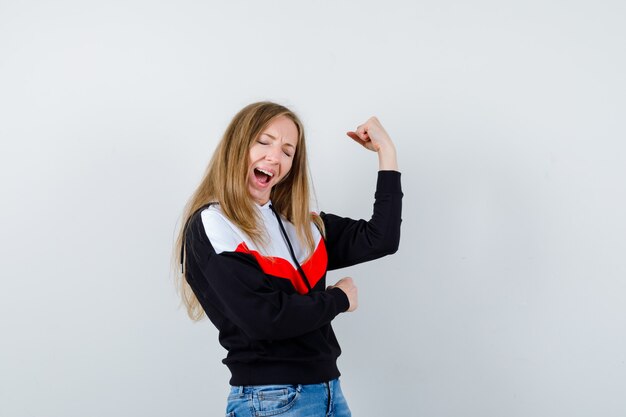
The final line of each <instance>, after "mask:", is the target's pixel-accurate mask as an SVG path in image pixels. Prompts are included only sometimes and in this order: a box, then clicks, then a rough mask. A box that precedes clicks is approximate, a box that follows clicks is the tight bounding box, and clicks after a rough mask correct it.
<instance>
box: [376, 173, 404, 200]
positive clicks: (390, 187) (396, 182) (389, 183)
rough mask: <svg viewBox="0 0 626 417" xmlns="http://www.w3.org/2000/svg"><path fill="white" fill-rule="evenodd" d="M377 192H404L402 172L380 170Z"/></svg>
mask: <svg viewBox="0 0 626 417" xmlns="http://www.w3.org/2000/svg"><path fill="white" fill-rule="evenodd" d="M376 192H377V193H399V194H402V186H401V184H400V172H398V171H378V182H377V183H376Z"/></svg>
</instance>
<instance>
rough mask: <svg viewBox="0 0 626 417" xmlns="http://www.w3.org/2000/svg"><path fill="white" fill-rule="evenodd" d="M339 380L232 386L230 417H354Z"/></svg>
mask: <svg viewBox="0 0 626 417" xmlns="http://www.w3.org/2000/svg"><path fill="white" fill-rule="evenodd" d="M351 415H352V414H351V413H350V409H349V408H348V403H347V402H346V399H345V398H344V396H343V393H342V392H341V385H340V384H339V379H333V380H332V381H329V382H324V383H321V384H309V385H284V384H282V385H246V386H240V387H231V389H230V395H229V396H228V405H227V406H226V417H265V416H281V417H296V416H297V417H350V416H351Z"/></svg>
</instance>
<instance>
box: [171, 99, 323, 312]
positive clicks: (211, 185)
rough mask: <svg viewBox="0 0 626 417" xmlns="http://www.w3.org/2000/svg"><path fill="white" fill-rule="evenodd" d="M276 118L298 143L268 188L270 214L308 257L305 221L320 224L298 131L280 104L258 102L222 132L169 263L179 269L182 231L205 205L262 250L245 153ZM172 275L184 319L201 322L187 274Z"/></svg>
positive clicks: (312, 246)
mask: <svg viewBox="0 0 626 417" xmlns="http://www.w3.org/2000/svg"><path fill="white" fill-rule="evenodd" d="M280 116H286V117H288V118H289V119H291V120H292V121H293V122H294V123H295V125H296V127H297V129H298V143H297V146H296V152H295V154H294V157H293V163H292V166H291V170H290V171H289V173H288V174H287V176H286V177H285V178H283V179H282V181H281V182H280V183H278V184H276V185H274V187H273V188H272V191H271V194H270V199H271V200H272V206H273V207H274V209H275V210H276V211H277V212H278V213H280V214H281V215H282V216H284V217H285V218H286V219H287V220H289V221H290V222H291V223H293V225H294V226H295V228H296V232H297V236H298V239H299V240H300V241H301V243H303V244H304V245H305V246H306V247H307V248H308V249H309V253H313V251H314V250H315V243H316V242H315V241H314V239H313V233H312V232H311V221H313V222H315V224H316V226H317V227H318V228H319V229H320V231H322V233H324V232H323V230H324V225H323V222H322V219H321V218H320V217H319V216H317V215H315V214H312V213H311V211H310V209H309V199H310V193H309V170H308V166H307V157H306V144H305V138H304V128H303V126H302V122H301V121H300V119H299V118H298V117H297V116H296V115H295V114H294V113H293V112H292V111H291V110H289V109H288V108H286V107H284V106H281V105H280V104H276V103H271V102H267V101H264V102H258V103H252V104H249V105H248V106H246V107H244V108H243V109H241V110H240V111H239V112H238V113H237V114H236V115H235V117H234V118H233V120H232V121H231V122H230V124H229V125H228V127H227V129H226V132H224V136H223V137H222V140H221V141H220V142H219V144H218V145H217V149H216V150H215V153H214V154H213V157H212V158H211V161H210V162H209V166H208V168H207V170H206V172H205V174H204V177H203V178H202V181H201V182H200V185H199V186H198V188H197V189H196V190H195V191H194V193H193V194H192V196H191V198H190V199H189V201H188V202H187V205H186V206H185V209H184V211H183V216H182V221H181V223H180V229H179V231H178V237H177V239H176V243H175V245H174V259H178V260H181V261H182V263H183V265H184V264H185V262H186V251H185V247H184V239H185V225H186V224H187V221H188V220H189V218H190V217H191V216H192V215H193V214H194V213H195V212H196V211H198V210H199V209H200V208H202V207H203V206H205V205H206V204H208V203H211V202H217V203H219V204H220V209H221V211H222V213H224V215H225V216H226V217H227V218H228V219H229V220H230V221H231V222H233V223H234V224H235V225H237V227H239V229H240V230H242V231H243V232H244V233H246V234H247V235H248V236H249V237H250V239H251V240H252V241H253V242H255V243H259V244H263V242H264V238H265V233H264V230H263V229H262V228H261V227H260V222H259V215H258V213H257V210H256V208H255V205H254V202H253V200H252V198H251V196H250V194H249V192H248V187H247V174H248V164H249V149H250V146H252V144H253V143H254V141H255V140H256V139H257V138H258V137H259V135H260V134H261V133H262V131H263V130H264V129H265V128H266V127H267V125H268V124H269V123H270V122H271V121H272V120H274V119H275V118H277V117H280ZM181 254H182V255H181ZM175 271H176V273H175V278H176V285H177V287H178V290H179V292H180V295H181V297H182V303H183V304H184V305H185V307H186V309H187V314H188V315H189V317H190V318H191V319H192V320H194V321H197V320H200V319H202V318H203V316H204V311H203V309H202V306H201V305H200V303H199V302H198V299H197V298H196V296H195V294H194V293H193V291H192V289H191V287H190V286H189V284H188V283H187V279H186V273H187V271H186V270H184V269H182V268H181V267H180V265H177V268H176V269H175Z"/></svg>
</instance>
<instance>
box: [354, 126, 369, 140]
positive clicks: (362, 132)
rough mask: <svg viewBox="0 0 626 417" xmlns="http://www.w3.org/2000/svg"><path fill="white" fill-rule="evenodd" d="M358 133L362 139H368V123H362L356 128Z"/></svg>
mask: <svg viewBox="0 0 626 417" xmlns="http://www.w3.org/2000/svg"><path fill="white" fill-rule="evenodd" d="M356 134H357V135H359V137H360V138H361V139H367V138H368V137H369V134H368V133H367V128H366V125H360V126H358V127H357V128H356Z"/></svg>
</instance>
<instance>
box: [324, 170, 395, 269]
mask: <svg viewBox="0 0 626 417" xmlns="http://www.w3.org/2000/svg"><path fill="white" fill-rule="evenodd" d="M402 196H403V194H402V187H401V185H400V173H399V172H397V171H379V172H378V182H377V184H376V193H375V194H374V198H375V202H374V213H373V214H372V218H371V219H370V220H369V221H365V220H352V219H349V218H347V217H339V216H335V215H333V214H327V213H324V212H322V213H321V217H322V219H323V221H324V226H325V229H326V238H325V240H326V250H327V251H328V269H329V270H332V269H338V268H345V267H347V266H351V265H355V264H358V263H361V262H366V261H371V260H373V259H377V258H380V257H383V256H385V255H390V254H392V253H395V252H396V251H397V250H398V245H399V244H400V223H401V222H402Z"/></svg>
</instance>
